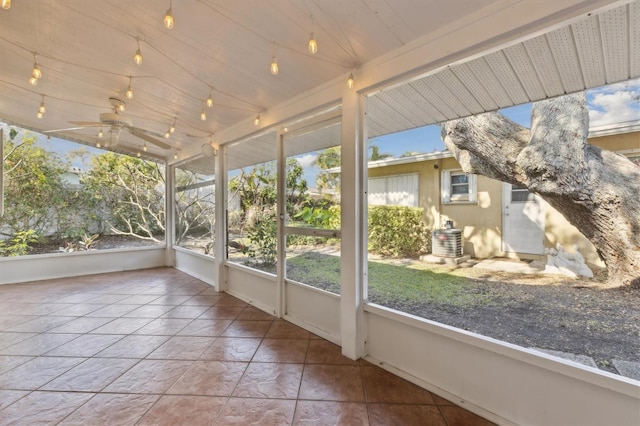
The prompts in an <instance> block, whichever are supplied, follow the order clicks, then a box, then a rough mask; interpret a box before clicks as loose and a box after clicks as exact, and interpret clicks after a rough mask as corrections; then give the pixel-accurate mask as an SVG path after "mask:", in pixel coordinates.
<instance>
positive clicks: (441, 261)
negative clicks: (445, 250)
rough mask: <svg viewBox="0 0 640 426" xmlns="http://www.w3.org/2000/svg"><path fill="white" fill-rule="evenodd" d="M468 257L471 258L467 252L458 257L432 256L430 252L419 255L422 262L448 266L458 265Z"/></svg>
mask: <svg viewBox="0 0 640 426" xmlns="http://www.w3.org/2000/svg"><path fill="white" fill-rule="evenodd" d="M469 259H471V256H469V255H467V254H466V255H464V256H460V257H442V256H434V255H432V254H427V255H425V256H420V260H422V261H424V262H427V263H436V264H438V265H450V266H456V265H459V264H461V263H464V262H466V261H468V260H469Z"/></svg>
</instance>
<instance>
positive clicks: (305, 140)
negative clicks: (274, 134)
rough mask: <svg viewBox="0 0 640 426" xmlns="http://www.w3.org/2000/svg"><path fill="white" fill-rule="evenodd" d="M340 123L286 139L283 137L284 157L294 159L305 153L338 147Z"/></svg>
mask: <svg viewBox="0 0 640 426" xmlns="http://www.w3.org/2000/svg"><path fill="white" fill-rule="evenodd" d="M340 130H341V126H340V123H335V124H332V125H329V126H326V127H322V128H320V129H315V130H313V131H311V132H307V133H303V134H299V135H294V136H292V137H288V136H286V135H285V138H284V146H285V155H286V156H287V157H294V156H296V155H300V154H305V153H307V152H314V151H319V150H322V149H327V148H330V147H332V146H339V145H340V140H341V134H340Z"/></svg>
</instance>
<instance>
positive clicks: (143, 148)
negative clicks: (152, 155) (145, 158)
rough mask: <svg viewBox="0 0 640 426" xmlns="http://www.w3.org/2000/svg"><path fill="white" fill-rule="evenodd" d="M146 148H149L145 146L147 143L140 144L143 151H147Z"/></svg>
mask: <svg viewBox="0 0 640 426" xmlns="http://www.w3.org/2000/svg"><path fill="white" fill-rule="evenodd" d="M147 149H149V148H147V143H146V142H145V143H144V145H142V150H143V151H144V152H147Z"/></svg>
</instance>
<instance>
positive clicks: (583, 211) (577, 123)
mask: <svg viewBox="0 0 640 426" xmlns="http://www.w3.org/2000/svg"><path fill="white" fill-rule="evenodd" d="M588 133H589V112H588V109H587V105H586V98H585V95H584V93H579V94H572V95H566V96H562V97H558V98H553V99H549V100H545V101H540V102H536V103H534V104H533V106H532V110H531V129H527V128H525V127H522V126H520V125H518V124H516V123H514V122H512V121H510V120H509V119H507V118H506V117H504V116H503V115H502V114H500V113H498V112H491V113H486V114H481V115H476V116H472V117H467V118H462V119H459V120H453V121H449V122H447V123H445V124H443V125H442V138H443V140H444V142H445V145H446V146H447V148H448V149H449V150H450V151H451V152H452V153H453V154H454V156H455V157H456V159H457V160H458V162H459V163H460V165H461V166H462V169H463V170H464V171H465V172H467V173H477V174H481V175H484V176H487V177H490V178H493V179H497V180H500V181H503V182H508V183H511V184H516V185H520V186H524V187H526V188H528V189H529V190H530V191H532V192H534V193H536V194H538V195H540V196H541V197H542V198H543V199H544V200H546V201H547V202H548V203H549V204H550V205H551V206H552V207H554V208H555V209H556V210H558V211H559V212H560V213H561V214H563V215H564V217H565V218H566V219H567V220H568V221H569V222H570V223H571V224H573V225H574V226H575V227H576V228H578V230H579V231H580V232H582V233H583V234H584V235H585V237H587V238H588V239H589V241H591V243H592V244H593V245H594V246H595V248H596V250H597V251H598V254H599V255H600V257H601V259H602V260H603V261H604V263H605V264H606V266H607V270H608V282H609V283H610V284H615V285H620V284H625V285H630V286H632V287H636V288H640V167H638V166H637V165H635V164H634V163H632V162H631V161H630V160H629V159H627V158H625V157H624V156H622V155H619V154H615V153H613V152H610V151H606V150H603V149H600V148H598V147H596V146H593V145H591V144H589V143H588V142H587V136H588Z"/></svg>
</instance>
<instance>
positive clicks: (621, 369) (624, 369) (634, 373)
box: [611, 359, 640, 380]
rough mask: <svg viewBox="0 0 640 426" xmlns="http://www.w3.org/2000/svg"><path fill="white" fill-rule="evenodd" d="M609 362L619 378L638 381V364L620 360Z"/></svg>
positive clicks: (639, 374)
mask: <svg viewBox="0 0 640 426" xmlns="http://www.w3.org/2000/svg"><path fill="white" fill-rule="evenodd" d="M611 362H612V363H613V366H614V367H615V368H616V370H618V373H620V375H621V376H624V377H628V378H630V379H634V380H640V362H631V361H623V360H621V359H614V360H612V361H611Z"/></svg>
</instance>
